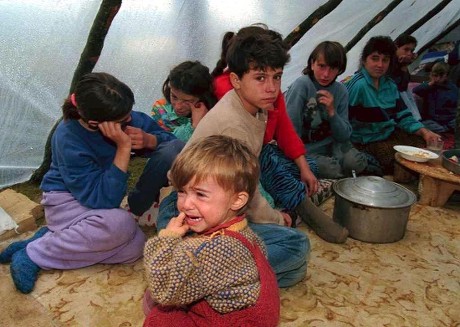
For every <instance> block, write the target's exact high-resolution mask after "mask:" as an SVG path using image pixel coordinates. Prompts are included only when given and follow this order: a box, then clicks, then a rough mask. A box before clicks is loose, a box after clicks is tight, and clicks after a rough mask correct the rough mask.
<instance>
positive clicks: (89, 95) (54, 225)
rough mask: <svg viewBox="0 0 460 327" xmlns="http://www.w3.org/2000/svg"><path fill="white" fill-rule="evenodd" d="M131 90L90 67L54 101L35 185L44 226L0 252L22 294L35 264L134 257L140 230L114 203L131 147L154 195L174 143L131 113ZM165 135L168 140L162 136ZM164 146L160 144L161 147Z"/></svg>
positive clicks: (123, 186)
mask: <svg viewBox="0 0 460 327" xmlns="http://www.w3.org/2000/svg"><path fill="white" fill-rule="evenodd" d="M133 105H134V95H133V92H132V91H131V89H130V88H129V87H128V86H127V85H126V84H124V83H123V82H121V81H119V80H118V79H116V78H115V77H113V76H112V75H110V74H107V73H90V74H87V75H85V76H83V78H82V79H81V80H80V81H79V82H78V83H77V85H76V87H75V92H74V93H72V94H71V95H70V96H69V97H68V98H67V99H66V100H65V102H64V104H63V106H62V111H63V117H64V119H63V121H62V122H60V123H59V125H58V127H57V128H56V131H55V132H54V134H53V138H52V144H51V147H52V153H53V155H52V162H51V167H50V169H49V171H48V172H47V173H46V174H45V176H44V178H43V181H42V184H41V186H40V187H41V189H42V191H43V196H42V201H41V204H42V205H43V207H44V209H45V217H46V222H47V227H42V229H40V230H39V231H38V232H37V233H36V234H35V235H34V237H32V238H31V239H28V240H25V241H20V242H15V243H12V244H11V245H10V246H8V247H7V248H6V249H5V250H4V251H3V252H2V253H1V254H0V262H1V263H8V262H11V267H10V269H11V275H12V278H13V281H14V283H15V286H16V288H17V289H18V290H19V291H21V292H22V293H29V292H31V291H32V289H33V288H34V285H35V282H36V280H37V278H38V274H39V272H40V270H41V269H77V268H82V267H87V266H90V265H94V264H97V263H105V264H114V263H130V262H134V261H136V260H137V259H139V258H141V257H142V251H143V248H144V243H145V235H144V233H143V232H142V230H141V229H140V228H139V226H138V224H137V222H136V221H135V220H134V219H133V217H132V215H131V214H130V213H129V212H127V211H126V210H124V209H122V208H120V204H121V201H122V199H123V197H124V196H125V195H126V192H127V186H128V183H127V182H128V164H129V161H130V157H131V152H132V151H135V152H136V151H142V152H143V153H144V154H149V155H150V160H149V162H150V165H151V166H150V167H152V169H153V170H154V171H155V173H156V184H150V192H151V193H153V194H155V193H159V191H160V188H161V187H163V186H164V184H165V183H167V177H166V174H167V171H168V170H169V168H170V167H171V164H172V161H173V160H171V161H168V158H171V157H174V158H175V154H177V153H178V152H179V151H180V150H181V149H182V146H180V147H176V146H175V145H174V143H173V142H176V141H178V140H176V138H175V137H174V135H172V134H170V133H168V132H165V131H164V130H163V129H161V128H160V127H159V126H158V125H157V124H156V123H155V122H154V121H153V120H152V119H151V118H150V117H149V116H148V115H146V114H144V113H141V112H137V111H133V110H132V107H133ZM168 141H169V142H168ZM164 145H166V146H164Z"/></svg>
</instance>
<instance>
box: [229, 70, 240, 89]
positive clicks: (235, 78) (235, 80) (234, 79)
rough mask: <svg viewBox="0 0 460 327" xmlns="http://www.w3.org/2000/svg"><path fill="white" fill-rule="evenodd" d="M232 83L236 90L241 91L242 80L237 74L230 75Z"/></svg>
mask: <svg viewBox="0 0 460 327" xmlns="http://www.w3.org/2000/svg"><path fill="white" fill-rule="evenodd" d="M230 83H232V86H233V88H234V89H235V90H239V89H240V78H239V77H238V75H236V74H235V73H230Z"/></svg>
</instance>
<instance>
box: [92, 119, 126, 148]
mask: <svg viewBox="0 0 460 327" xmlns="http://www.w3.org/2000/svg"><path fill="white" fill-rule="evenodd" d="M98 127H99V130H100V131H101V133H102V135H104V136H105V137H107V138H108V139H110V140H112V141H113V142H115V144H116V145H117V147H125V148H131V139H130V137H129V136H128V135H127V134H126V133H125V132H123V130H122V129H121V126H120V124H119V123H115V122H113V121H104V122H102V123H99V124H98Z"/></svg>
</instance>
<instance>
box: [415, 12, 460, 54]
mask: <svg viewBox="0 0 460 327" xmlns="http://www.w3.org/2000/svg"><path fill="white" fill-rule="evenodd" d="M459 25H460V19H457V20H456V21H455V22H454V23H453V24H452V25H450V26H449V27H448V28H446V29H445V30H444V31H443V32H442V33H441V34H439V35H438V36H436V37H435V38H433V39H432V40H431V41H429V42H427V43H426V44H425V45H424V46H423V47H421V48H420V49H419V50H418V51H417V55H421V54H422V53H423V51H425V50H426V49H429V48H430V47H431V46H432V45H433V44H436V42H438V41H439V40H441V39H442V38H443V37H444V36H446V35H447V34H449V33H450V32H451V31H452V30H454V29H455V28H456V27H457V26H459Z"/></svg>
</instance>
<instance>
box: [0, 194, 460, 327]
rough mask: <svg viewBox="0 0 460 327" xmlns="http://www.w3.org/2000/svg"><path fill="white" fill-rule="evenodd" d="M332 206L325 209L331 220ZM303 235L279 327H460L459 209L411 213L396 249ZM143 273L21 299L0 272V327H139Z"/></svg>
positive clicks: (95, 271) (134, 268) (69, 284)
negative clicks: (303, 260) (302, 268)
mask: <svg viewBox="0 0 460 327" xmlns="http://www.w3.org/2000/svg"><path fill="white" fill-rule="evenodd" d="M333 203H334V201H333V199H332V198H331V199H329V200H328V201H326V203H325V204H324V205H323V209H324V210H325V211H326V212H328V213H330V214H332V211H333ZM299 228H301V229H302V230H304V231H305V232H306V233H307V234H308V235H309V237H310V240H311V244H312V252H311V258H310V263H309V270H308V274H307V278H306V279H305V280H304V281H303V282H302V283H300V284H298V285H296V286H295V287H292V288H290V289H285V290H282V291H281V296H282V299H281V301H282V308H281V324H280V325H281V326H285V327H288V326H289V327H291V326H334V327H336V326H387V327H388V326H395V327H396V326H397V327H399V326H417V327H419V326H427V327H428V326H430V327H432V326H459V324H460V284H459V281H460V202H455V203H451V202H449V203H448V204H447V205H446V206H445V207H444V208H432V207H426V206H420V205H414V206H413V207H412V210H411V214H410V218H409V223H408V226H407V232H406V235H405V237H404V238H403V239H402V240H401V241H399V242H396V243H391V244H369V243H363V242H360V241H356V240H353V239H351V238H349V239H348V240H347V242H346V243H345V244H343V245H335V244H329V243H326V242H324V241H322V240H321V239H319V238H318V237H317V236H316V235H314V234H313V233H312V232H311V231H310V230H308V229H307V228H306V227H305V226H300V227H299ZM4 246H6V243H3V244H0V248H3V247H4ZM142 269H143V267H142V262H141V261H138V262H136V263H134V264H131V265H118V266H108V265H96V266H93V267H89V268H85V269H80V270H75V271H65V272H62V271H48V272H44V273H42V274H41V275H40V277H39V280H38V282H37V284H36V288H35V290H34V291H33V292H32V293H31V294H29V295H22V294H20V293H18V292H16V291H15V289H14V286H13V284H12V281H11V278H10V276H9V266H8V265H0V299H1V300H0V308H1V310H0V311H1V312H2V314H1V315H2V317H1V319H0V326H8V327H10V326H37V327H41V326H46V327H49V326H85V327H86V326H98V327H105V326H107V327H108V326H110V327H112V326H120V327H127V326H142V321H143V313H142V309H141V299H142V295H143V292H144V289H145V287H146V283H145V280H144V277H143V271H142Z"/></svg>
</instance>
